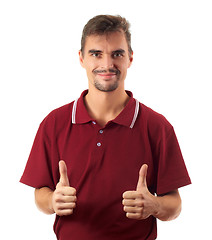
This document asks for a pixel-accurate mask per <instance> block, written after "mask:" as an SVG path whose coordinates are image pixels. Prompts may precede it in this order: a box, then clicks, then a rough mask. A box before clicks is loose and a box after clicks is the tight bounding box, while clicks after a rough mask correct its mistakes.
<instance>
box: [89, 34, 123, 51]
mask: <svg viewBox="0 0 212 240" xmlns="http://www.w3.org/2000/svg"><path fill="white" fill-rule="evenodd" d="M90 49H96V50H101V51H114V50H117V49H124V50H126V51H127V49H128V45H127V41H126V38H125V35H124V33H123V32H122V31H121V32H111V33H107V34H104V35H90V36H88V37H87V38H86V41H85V52H88V51H89V50H90Z"/></svg>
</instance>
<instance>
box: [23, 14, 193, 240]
mask: <svg viewBox="0 0 212 240" xmlns="http://www.w3.org/2000/svg"><path fill="white" fill-rule="evenodd" d="M130 40H131V35H130V32H129V24H128V22H127V21H126V20H125V19H124V18H122V17H120V16H110V15H100V16H96V17H94V18H93V19H91V20H90V21H89V22H88V23H87V24H86V25H85V27H84V30H83V35H82V41H81V50H80V51H79V60H80V63H81V65H82V67H83V68H85V70H86V72H87V77H88V84H89V89H88V90H86V91H84V92H83V93H82V94H81V96H80V98H79V99H77V100H76V101H74V102H72V103H70V104H68V105H65V106H63V107H61V108H59V109H56V110H54V111H52V112H51V113H50V114H49V115H48V116H47V117H46V118H45V119H44V120H43V122H42V123H41V125H40V127H39V130H38V133H37V135H36V138H35V141H34V144H33V147H32V150H31V153H30V156H29V159H28V163H27V165H26V168H25V171H24V174H23V176H22V178H21V182H22V183H25V184H27V185H30V186H32V187H34V188H36V189H35V200H36V204H37V206H38V207H39V208H40V209H41V210H42V211H43V212H45V213H47V214H53V213H56V220H55V224H54V231H55V233H56V235H57V238H58V239H60V240H82V239H86V240H99V239H101V240H106V239H107V240H108V239H110V240H115V239H121V240H124V239H128V240H132V239H139V240H144V239H148V240H152V239H156V237H157V230H156V219H157V218H158V219H160V220H163V221H166V220H172V219H175V218H176V217H177V216H178V215H179V214H180V211H181V198H180V195H179V192H178V188H179V187H182V186H185V185H188V184H190V178H189V176H188V173H187V170H186V167H185V164H184V161H183V158H182V154H181V151H180V148H179V145H178V142H177V139H176V136H175V133H174V130H173V127H172V126H171V125H170V123H169V122H168V121H167V120H166V119H165V118H164V117H163V116H162V115H160V114H158V113H156V112H154V111H153V110H151V109H150V108H148V107H146V106H145V105H143V104H141V103H139V102H138V101H137V100H136V99H134V98H133V95H132V93H131V92H129V91H125V88H124V80H125V78H126V75H127V69H128V68H129V67H130V66H131V64H132V61H133V52H132V49H131V41H130ZM61 159H62V160H61Z"/></svg>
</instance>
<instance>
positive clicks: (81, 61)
mask: <svg viewBox="0 0 212 240" xmlns="http://www.w3.org/2000/svg"><path fill="white" fill-rule="evenodd" d="M79 61H80V65H81V66H82V67H83V68H84V60H83V55H82V51H81V50H79Z"/></svg>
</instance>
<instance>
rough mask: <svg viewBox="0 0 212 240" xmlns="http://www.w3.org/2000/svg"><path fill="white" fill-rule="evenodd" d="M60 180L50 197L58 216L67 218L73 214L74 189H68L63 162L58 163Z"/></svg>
mask: <svg viewBox="0 0 212 240" xmlns="http://www.w3.org/2000/svg"><path fill="white" fill-rule="evenodd" d="M59 172H60V180H59V182H58V184H57V186H56V189H55V191H54V192H53V195H52V207H53V209H54V212H55V213H56V214H57V215H59V216H67V215H70V214H72V213H73V210H74V208H75V207H76V201H77V197H76V189H75V188H73V187H70V184H69V179H68V175H67V167H66V164H65V162H64V161H62V160H61V161H60V162H59Z"/></svg>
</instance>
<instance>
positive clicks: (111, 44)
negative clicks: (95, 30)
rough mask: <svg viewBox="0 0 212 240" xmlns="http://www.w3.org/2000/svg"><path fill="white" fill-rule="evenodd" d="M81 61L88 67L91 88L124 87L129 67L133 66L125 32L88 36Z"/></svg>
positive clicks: (102, 89) (80, 54)
mask: <svg viewBox="0 0 212 240" xmlns="http://www.w3.org/2000/svg"><path fill="white" fill-rule="evenodd" d="M79 57H80V63H81V65H82V67H83V68H85V69H86V72H87V76H88V80H89V88H90V87H95V88H96V89H98V90H100V91H103V92H111V91H114V90H116V89H117V88H119V87H123V88H124V80H125V78H126V75H127V69H128V68H129V67H130V66H131V63H132V60H133V58H132V56H129V51H128V45H127V41H126V38H125V36H124V33H123V32H113V33H108V34H105V35H91V36H88V37H87V38H86V42H85V47H84V54H83V55H82V53H81V51H80V52H79Z"/></svg>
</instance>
